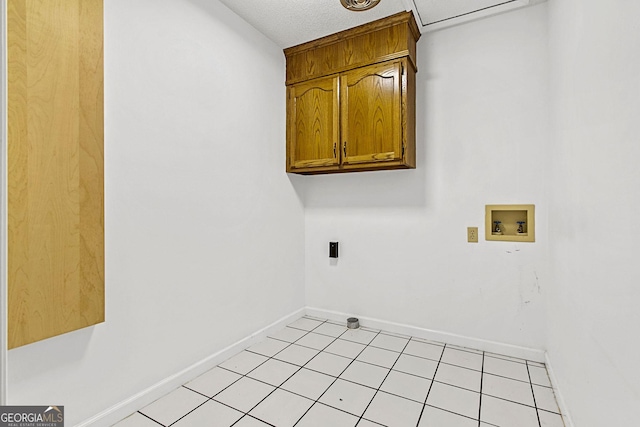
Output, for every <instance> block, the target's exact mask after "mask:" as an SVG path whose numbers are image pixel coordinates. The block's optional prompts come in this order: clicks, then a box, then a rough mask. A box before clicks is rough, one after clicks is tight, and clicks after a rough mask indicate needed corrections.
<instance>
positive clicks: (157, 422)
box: [136, 411, 164, 427]
mask: <svg viewBox="0 0 640 427" xmlns="http://www.w3.org/2000/svg"><path fill="white" fill-rule="evenodd" d="M136 412H138V413H139V414H140V415H142V416H143V417H146V418H149V419H150V420H151V421H153V422H154V423H156V424H158V425H161V426H162V427H164V424H162V423H161V422H159V421H156V420H154V419H153V418H151V417H150V416H148V415H146V414H143V413H142V412H140V411H136Z"/></svg>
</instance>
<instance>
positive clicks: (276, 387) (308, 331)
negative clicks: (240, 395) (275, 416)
mask: <svg viewBox="0 0 640 427" xmlns="http://www.w3.org/2000/svg"><path fill="white" fill-rule="evenodd" d="M303 317H304V316H303ZM301 318H302V317H301ZM317 321H319V320H317ZM325 323H327V321H326V320H325V321H324V322H322V323H320V324H319V325H317V326H316V327H315V328H313V329H311V330H307V331H306V333H305V334H304V335H302V336H301V337H300V338H298V339H297V340H295V341H294V342H291V343H289V345H288V346H286V347H285V348H283V349H282V350H280V351H278V352H277V353H275V354H274V355H273V356H270V357H269V358H268V359H267V360H265V361H264V362H262V363H261V364H260V365H258V366H256V367H255V368H253V369H252V370H250V371H249V372H247V373H246V374H245V375H243V377H246V376H247V375H248V374H250V373H251V372H253V371H255V370H256V369H257V368H259V367H260V366H262V365H263V364H265V363H267V361H269V360H271V359H273V360H278V361H280V362H283V361H282V360H279V359H274V356H277V355H278V354H280V353H281V352H283V351H284V350H286V349H287V348H289V347H291V346H292V345H294V344H295V342H296V341H298V340H300V339H302V338H303V337H305V336H307V335H309V334H310V333H311V332H313V331H314V330H316V329H318V328H319V327H320V326H322V325H324V324H325ZM286 327H288V326H285V328H286ZM292 329H296V328H292ZM298 330H302V329H298ZM343 333H344V332H343ZM340 335H342V334H340ZM338 337H339V336H338ZM338 337H335V339H334V340H333V341H331V342H332V343H333V342H334V341H335V340H337V339H338ZM267 338H269V337H267ZM329 345H331V344H329ZM301 347H302V346H301ZM325 348H326V347H325ZM314 350H315V349H314ZM316 351H317V350H316ZM321 352H322V350H321V351H318V353H316V354H315V355H314V356H313V357H312V358H311V359H309V360H307V361H306V362H305V364H304V365H306V364H307V363H309V362H311V361H312V360H313V359H314V358H315V357H316V356H317V355H318V354H320V353H321ZM263 356H264V355H263ZM285 363H288V362H285ZM292 365H294V366H298V365H295V364H294V363H292ZM304 365H302V366H299V367H298V369H297V370H296V371H295V372H294V373H293V374H291V375H289V377H287V379H285V380H284V381H283V382H282V383H280V386H281V385H282V384H284V383H286V382H287V381H289V379H290V378H291V377H293V376H294V375H295V374H297V373H298V372H300V370H301V369H302V368H303V367H304ZM247 378H250V379H252V380H254V381H259V380H256V379H255V378H251V377H247ZM239 380H240V379H238V381H239ZM260 382H263V381H260ZM269 385H270V386H271V387H274V386H273V385H272V384H269ZM280 386H275V388H274V389H273V390H271V391H270V392H269V393H268V394H267V395H266V396H265V397H263V398H262V399H261V400H260V401H259V402H258V403H256V404H255V405H253V407H251V408H250V409H249V410H248V411H246V412H244V411H242V412H244V415H243V416H242V417H240V419H238V420H237V421H236V422H235V423H233V424H231V426H230V427H233V426H235V425H236V424H237V423H238V422H240V420H242V419H243V418H245V417H247V416H248V417H251V418H255V419H256V420H259V421H262V422H265V423H266V424H269V425H272V424H271V423H268V422H266V421H264V420H261V419H259V418H256V417H254V416H253V415H250V414H249V412H251V411H253V410H254V409H255V408H256V407H257V406H258V405H260V404H261V403H262V402H264V401H265V400H266V399H267V398H268V397H269V396H271V395H272V394H273V393H274V392H275V391H276V390H280ZM284 391H287V390H284ZM218 394H219V393H218ZM212 399H213V398H212ZM305 399H308V398H307V397H305ZM311 406H313V405H311Z"/></svg>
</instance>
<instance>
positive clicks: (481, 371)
mask: <svg viewBox="0 0 640 427" xmlns="http://www.w3.org/2000/svg"><path fill="white" fill-rule="evenodd" d="M484 357H485V352H484V351H483V352H482V366H481V367H480V401H479V402H478V427H481V425H482V383H483V382H484Z"/></svg>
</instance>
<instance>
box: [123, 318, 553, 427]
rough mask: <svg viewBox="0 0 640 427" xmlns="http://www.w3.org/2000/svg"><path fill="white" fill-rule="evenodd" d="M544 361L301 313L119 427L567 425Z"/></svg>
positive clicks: (536, 426)
mask: <svg viewBox="0 0 640 427" xmlns="http://www.w3.org/2000/svg"><path fill="white" fill-rule="evenodd" d="M559 412H560V411H559V409H558V405H557V403H556V399H555V396H554V394H553V389H552V388H551V382H550V381H549V377H548V375H547V370H546V368H545V366H544V364H542V363H537V362H532V361H527V360H522V359H515V358H512V357H508V356H502V355H499V354H492V353H488V352H482V351H478V350H473V349H468V348H460V347H455V346H452V345H447V344H442V343H437V342H431V341H426V340H422V339H419V338H415V337H408V336H401V335H397V334H393V333H387V332H384V331H378V330H372V329H367V328H360V329H357V330H350V329H347V328H346V327H345V326H344V325H340V324H337V323H333V322H330V321H326V320H322V319H315V318H312V317H303V318H301V319H299V320H297V321H295V322H293V323H292V324H290V325H289V326H287V327H286V328H284V329H283V330H281V331H278V332H277V333H275V334H272V335H271V336H270V337H269V338H267V339H266V340H264V341H262V342H260V343H258V344H255V345H254V346H252V347H250V348H248V349H247V350H245V351H243V352H241V353H239V354H237V355H236V356H234V357H232V358H230V359H228V360H226V361H225V362H223V363H221V364H220V365H219V366H217V367H215V368H213V369H212V370H210V371H209V372H207V373H205V374H203V375H201V376H200V377H198V378H196V379H195V380H193V381H191V382H188V383H187V384H185V385H183V386H182V387H180V388H178V389H176V390H174V391H173V392H171V393H169V394H168V395H166V396H164V397H162V398H160V399H158V400H157V401H155V402H154V403H152V404H150V405H149V406H147V407H145V408H143V409H141V410H140V411H138V412H136V413H134V414H132V415H131V416H130V417H128V418H125V419H124V420H122V421H120V422H119V423H118V424H116V426H117V427H158V426H165V427H168V426H176V427H201V426H202V427H204V426H207V427H208V426H211V427H230V426H234V427H264V426H275V427H293V426H296V427H353V426H358V427H376V426H377V427H379V426H388V427H405V426H406V427H491V426H499V427H563V426H564V423H563V418H562V416H561V415H560V413H559Z"/></svg>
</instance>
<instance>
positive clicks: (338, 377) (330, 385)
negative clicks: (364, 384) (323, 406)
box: [293, 330, 380, 427]
mask: <svg viewBox="0 0 640 427" xmlns="http://www.w3.org/2000/svg"><path fill="white" fill-rule="evenodd" d="M346 332H347V331H346V330H345V331H344V332H343V333H342V334H340V336H341V335H343V334H344V333H346ZM378 335H380V332H376V337H377V336H378ZM340 336H337V337H336V340H338V338H340ZM376 337H373V339H375V338H376ZM372 341H373V340H372ZM334 342H335V340H334ZM329 345H331V344H329ZM327 347H328V346H327ZM366 348H367V345H365V347H364V348H363V349H362V350H360V352H359V353H358V354H357V355H356V356H355V357H354V358H353V359H351V361H350V362H349V364H348V365H347V366H346V367H345V368H344V369H343V370H342V372H340V373H339V374H338V376H337V377H335V379H334V380H333V381H332V382H331V384H329V387H327V388H326V389H325V390H324V391H323V392H322V394H321V395H320V396H318V398H317V399H316V400H315V402H314V403H313V405H315V404H316V403H318V402H320V399H322V396H324V394H325V393H326V392H327V390H329V389H330V388H331V387H333V385H334V384H335V383H336V382H337V381H338V379H340V376H341V375H342V374H344V372H345V371H346V370H347V369H349V366H351V364H352V363H353V362H354V361H355V360H356V359H357V358H358V356H360V355H361V354H362V352H363V351H364V350H365V349H366ZM327 353H329V352H327ZM329 354H332V353H329ZM343 381H344V380H343ZM320 403H322V402H320ZM313 405H311V407H313ZM327 406H329V407H331V408H332V406H331V405H327ZM310 409H311V408H309V409H307V412H309V410H310ZM307 412H305V413H304V414H303V415H302V416H301V417H300V418H299V419H298V421H296V422H295V424H294V425H293V427H295V426H296V425H297V424H298V423H299V422H300V420H302V418H304V416H305V415H306V414H307ZM344 412H347V411H344ZM347 413H349V414H350V412H347ZM352 415H353V414H352ZM358 422H360V421H358ZM356 425H358V424H357V423H356Z"/></svg>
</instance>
